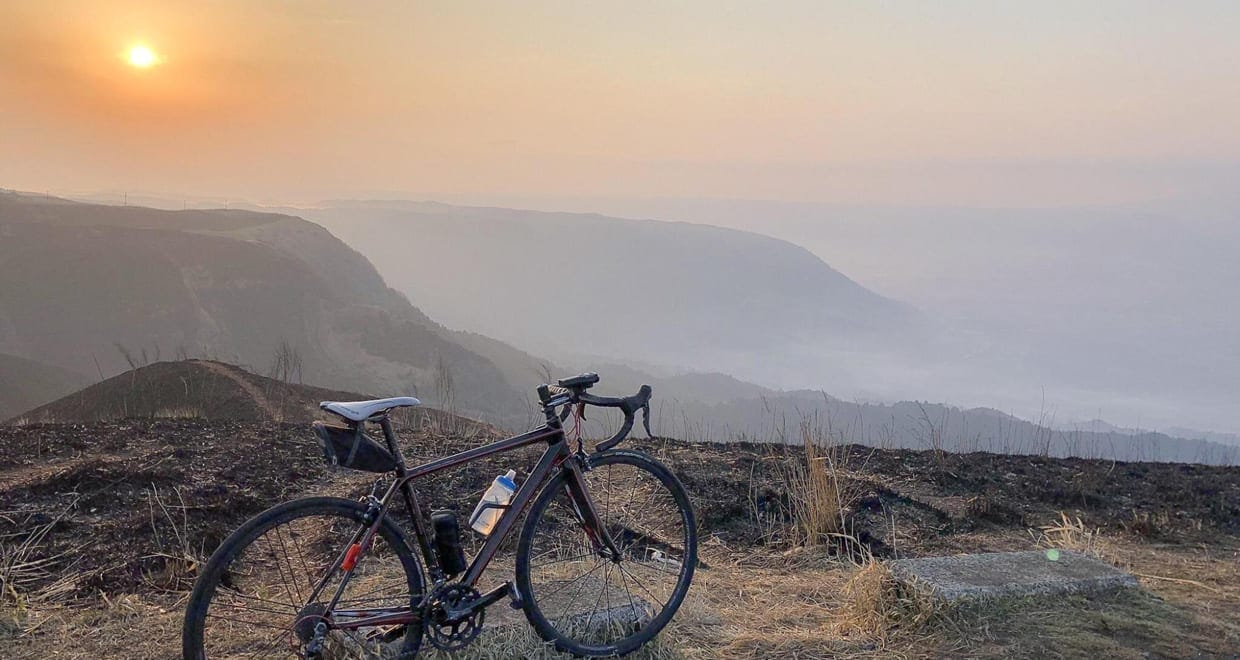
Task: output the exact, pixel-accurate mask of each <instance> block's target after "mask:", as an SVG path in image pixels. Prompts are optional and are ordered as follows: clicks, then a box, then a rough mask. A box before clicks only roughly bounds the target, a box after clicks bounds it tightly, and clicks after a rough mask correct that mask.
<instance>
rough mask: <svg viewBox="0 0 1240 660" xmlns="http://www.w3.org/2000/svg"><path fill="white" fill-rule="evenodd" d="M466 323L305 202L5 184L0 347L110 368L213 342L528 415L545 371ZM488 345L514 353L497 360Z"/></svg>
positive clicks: (275, 360) (288, 363)
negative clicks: (392, 285)
mask: <svg viewBox="0 0 1240 660" xmlns="http://www.w3.org/2000/svg"><path fill="white" fill-rule="evenodd" d="M458 337H459V335H458V333H454V332H452V331H449V330H447V329H446V328H444V327H443V326H440V325H439V324H437V323H435V322H434V321H432V320H430V319H429V318H428V317H427V316H426V315H425V314H423V313H422V312H421V311H420V310H419V309H417V308H416V307H414V306H413V305H411V304H410V303H409V301H408V300H407V299H406V298H405V297H404V296H402V295H401V294H399V293H397V292H396V291H393V290H391V289H389V288H387V286H386V285H385V284H384V282H383V279H382V278H381V277H380V276H379V274H378V273H377V272H376V271H375V270H374V268H373V267H372V266H371V265H370V263H369V262H367V261H366V259H365V257H362V256H361V255H360V254H358V253H357V252H355V251H353V250H352V249H350V248H349V247H347V246H346V245H344V244H343V243H341V242H340V241H339V240H337V239H336V238H335V237H334V236H332V235H331V234H330V233H329V232H328V231H327V230H325V229H323V228H322V227H319V226H318V225H315V224H313V223H310V222H306V221H305V220H302V219H300V218H296V217H292V216H287V215H280V214H274V213H255V212H250V211H237V210H214V211H161V210H155V209H146V208H139V207H126V206H106V205H99V204H83V203H76V202H70V201H67V200H62V199H56V198H44V197H42V196H34V195H23V194H14V193H0V352H3V353H7V354H10V355H15V356H20V357H25V358H29V359H36V360H39V361H42V362H45V363H49V364H52V365H53V366H56V367H59V368H60V369H64V370H69V371H72V372H78V373H96V371H97V370H98V371H101V372H102V373H103V374H104V375H105V376H106V375H113V374H117V373H120V372H122V371H125V370H128V369H130V368H132V367H134V366H142V365H144V364H147V363H149V362H155V361H159V360H164V359H169V358H174V359H181V358H185V357H207V358H219V359H222V360H226V361H228V362H232V363H236V364H241V365H246V366H248V367H249V368H250V369H252V370H253V371H256V372H260V373H269V372H271V371H272V370H273V369H274V370H280V369H283V370H284V371H285V372H287V373H288V374H290V375H291V376H292V377H294V378H299V379H301V380H302V381H304V382H308V383H320V384H329V385H332V386H333V387H337V388H341V389H346V390H352V391H367V392H375V393H380V394H384V395H391V394H396V393H401V394H407V393H413V392H416V393H417V394H418V395H419V396H421V397H423V398H425V399H427V400H429V401H432V402H434V401H441V402H444V401H450V402H451V403H452V405H454V406H457V407H459V409H460V410H461V411H462V412H464V413H467V414H470V415H473V416H481V417H486V418H488V419H492V420H496V421H500V420H502V419H507V420H509V421H513V420H517V419H523V418H524V417H525V415H526V414H527V411H526V396H525V394H524V390H526V389H530V388H532V387H533V386H534V385H536V384H537V382H538V380H537V377H536V376H531V377H530V378H529V380H522V381H521V382H513V381H512V380H510V376H511V375H512V374H513V373H515V367H513V366H512V364H516V363H521V362H522V361H524V360H527V359H529V358H528V356H526V355H525V354H523V353H519V352H517V351H514V350H512V349H509V348H507V347H505V346H503V345H502V344H500V343H498V342H492V343H491V344H489V353H490V354H491V357H484V356H483V355H481V354H479V353H478V352H475V351H473V350H471V349H469V348H467V347H465V346H464V345H462V343H461V342H460V341H458ZM506 353H507V354H506ZM492 358H494V359H495V360H501V359H502V360H504V361H506V362H508V363H512V364H508V365H506V366H507V368H506V369H501V368H499V367H497V366H496V362H495V361H494V360H493V359H492ZM527 371H531V372H533V371H535V370H534V369H533V368H531V369H528V370H527ZM10 407H12V406H10ZM514 423H515V422H514Z"/></svg>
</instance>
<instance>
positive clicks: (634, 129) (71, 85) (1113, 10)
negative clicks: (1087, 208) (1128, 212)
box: [0, 0, 1240, 205]
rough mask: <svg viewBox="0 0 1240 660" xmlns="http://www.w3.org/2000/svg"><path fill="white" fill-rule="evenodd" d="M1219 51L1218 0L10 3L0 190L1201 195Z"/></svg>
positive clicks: (1236, 55) (1238, 150) (1229, 69)
mask: <svg viewBox="0 0 1240 660" xmlns="http://www.w3.org/2000/svg"><path fill="white" fill-rule="evenodd" d="M1238 34H1240V3H1237V2H1235V1H1234V0H1221V1H1217V2H1215V1H1195V2H1166V1H1165V0H1160V1H1156V2H1144V1H1137V0H1123V1H1114V2H1112V1H1104V0H1089V1H1088V2H1082V1H1079V0H1074V1H1068V2H1054V1H1047V0H1043V1H1040V2H1029V1H1020V2H1004V1H999V0H985V1H977V2H963V1H960V2H924V1H921V0H917V1H909V2H877V1H875V2H827V1H823V0H818V1H813V2H790V1H789V2H774V3H767V2H744V3H727V2H720V1H719V0H710V1H701V2H687V1H685V2H667V1H659V2H631V1H630V2H611V3H598V2H582V1H565V2H548V1H535V0H523V1H521V2H512V3H500V2H485V3H473V2H462V1H460V0H454V1H451V2H425V1H414V0H397V1H392V2H340V1H338V0H331V1H322V2H313V1H309V0H296V1H292V0H290V1H287V2H275V1H272V2H259V1H257V0H247V1H245V2H240V1H238V2H186V3H180V2H168V1H164V2H158V3H154V2H125V1H120V0H112V1H109V2H98V3H87V2H54V1H48V0H36V1H26V0H16V1H14V0H6V1H5V2H4V3H3V4H0V187H8V188H18V189H26V190H50V191H53V192H61V193H73V192H91V191H99V190H111V191H121V190H128V191H133V192H147V193H157V194H165V195H190V196H205V197H219V198H237V197H248V198H251V199H256V200H279V201H308V200H314V199H320V198H327V197H338V196H366V195H402V196H433V195H434V194H435V193H443V194H445V195H448V194H452V195H457V196H458V199H459V196H460V195H466V196H468V195H469V194H472V193H478V194H491V195H493V194H533V195H552V196H554V195H572V196H583V195H584V196H591V195H598V196H611V197H625V196H632V197H658V196H671V197H728V198H765V199H782V200H803V201H825V202H843V203H874V202H881V203H894V204H958V205H994V204H1002V205H1046V204H1051V205H1058V204H1077V203H1113V202H1125V201H1136V200H1144V199H1149V198H1167V197H1182V196H1193V195H1202V194H1210V193H1212V192H1213V191H1215V190H1218V189H1223V188H1225V187H1226V186H1227V185H1229V184H1230V183H1231V182H1232V181H1231V179H1232V175H1234V174H1235V173H1236V171H1237V169H1236V166H1237V163H1240V121H1238V120H1237V117H1240V38H1237V36H1236V35H1238ZM136 44H144V45H146V46H148V47H149V48H151V49H152V50H153V51H154V52H155V53H156V54H157V56H158V58H159V62H158V63H157V64H156V65H155V66H153V67H150V68H148V69H139V68H135V67H133V66H131V65H129V64H128V62H127V61H126V58H125V53H126V52H127V51H128V50H129V49H130V48H131V47H133V46H134V45H136Z"/></svg>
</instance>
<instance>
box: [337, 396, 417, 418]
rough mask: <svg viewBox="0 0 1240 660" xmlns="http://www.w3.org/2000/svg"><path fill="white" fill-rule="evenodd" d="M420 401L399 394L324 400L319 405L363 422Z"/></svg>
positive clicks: (342, 415)
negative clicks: (350, 399)
mask: <svg viewBox="0 0 1240 660" xmlns="http://www.w3.org/2000/svg"><path fill="white" fill-rule="evenodd" d="M420 403H422V402H421V401H418V400H417V399H415V398H413V397H411V396H398V397H393V398H391V399H373V400H371V401H324V402H322V403H320V404H319V407H320V408H322V409H323V410H326V411H327V412H329V413H332V414H334V415H340V416H341V417H343V418H345V419H347V420H349V421H351V422H363V421H366V420H368V419H370V418H371V417H374V416H375V415H379V414H382V413H385V412H387V411H389V410H391V409H393V408H404V407H407V406H416V405H418V404H420Z"/></svg>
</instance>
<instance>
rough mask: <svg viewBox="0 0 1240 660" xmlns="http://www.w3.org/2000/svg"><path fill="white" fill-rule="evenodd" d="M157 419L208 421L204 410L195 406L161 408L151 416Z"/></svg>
mask: <svg viewBox="0 0 1240 660" xmlns="http://www.w3.org/2000/svg"><path fill="white" fill-rule="evenodd" d="M151 416H152V417H154V418H155V419H206V418H207V415H206V413H204V412H203V411H202V408H198V407H193V406H174V407H170V408H160V409H159V410H156V411H155V412H154V414H152V415H151Z"/></svg>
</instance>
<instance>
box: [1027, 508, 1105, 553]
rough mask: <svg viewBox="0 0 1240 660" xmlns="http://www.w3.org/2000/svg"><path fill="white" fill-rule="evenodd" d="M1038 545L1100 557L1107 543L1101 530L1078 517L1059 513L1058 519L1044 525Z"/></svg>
mask: <svg viewBox="0 0 1240 660" xmlns="http://www.w3.org/2000/svg"><path fill="white" fill-rule="evenodd" d="M1040 529H1041V536H1040V537H1038V538H1037V541H1038V545H1041V546H1043V547H1047V548H1056V549H1060V550H1072V551H1074V552H1079V553H1081V554H1085V555H1091V556H1094V557H1099V558H1101V557H1102V556H1103V555H1104V554H1106V552H1107V550H1108V543H1107V541H1106V540H1105V539H1104V538H1103V536H1102V530H1101V529H1099V528H1096V527H1094V528H1091V527H1088V526H1086V525H1085V523H1084V522H1082V521H1081V519H1080V517H1079V516H1078V517H1069V516H1068V514H1066V513H1064V512H1062V511H1061V512H1060V513H1059V521H1058V522H1055V523H1051V524H1049V525H1044V526H1043V527H1041V528H1040Z"/></svg>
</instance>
